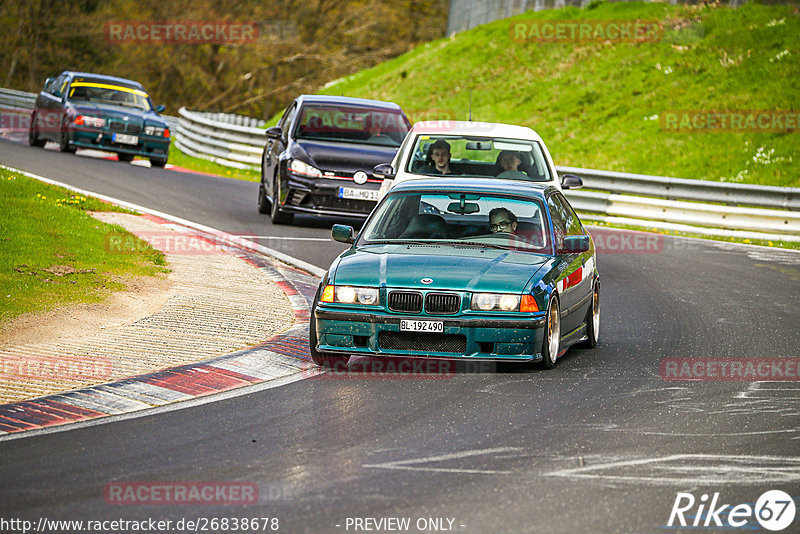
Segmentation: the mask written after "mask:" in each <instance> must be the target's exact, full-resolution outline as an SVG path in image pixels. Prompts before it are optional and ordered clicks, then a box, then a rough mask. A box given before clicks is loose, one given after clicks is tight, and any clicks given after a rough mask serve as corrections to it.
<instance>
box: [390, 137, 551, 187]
mask: <svg viewBox="0 0 800 534" xmlns="http://www.w3.org/2000/svg"><path fill="white" fill-rule="evenodd" d="M434 151H439V152H442V151H444V152H445V153H446V152H449V153H450V161H449V173H442V172H441V170H438V169H437V167H436V164H435V162H434V161H433V156H434ZM405 170H406V171H407V172H410V173H413V174H423V175H428V176H439V175H441V174H454V175H461V176H480V177H498V178H508V179H517V180H528V181H534V182H548V181H550V180H552V176H551V174H550V169H549V167H548V165H547V160H546V159H545V156H544V152H543V150H542V147H541V145H540V144H539V143H538V142H537V141H532V140H528V139H511V138H502V137H481V136H473V135H470V136H460V135H430V134H424V135H419V136H417V138H416V140H415V142H414V146H413V150H412V152H411V157H410V158H408V164H407V167H406V169H405Z"/></svg>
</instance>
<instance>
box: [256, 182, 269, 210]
mask: <svg viewBox="0 0 800 534" xmlns="http://www.w3.org/2000/svg"><path fill="white" fill-rule="evenodd" d="M271 209H272V206H271V205H270V202H269V199H268V198H267V192H266V191H264V184H263V183H260V184H258V213H270V211H271Z"/></svg>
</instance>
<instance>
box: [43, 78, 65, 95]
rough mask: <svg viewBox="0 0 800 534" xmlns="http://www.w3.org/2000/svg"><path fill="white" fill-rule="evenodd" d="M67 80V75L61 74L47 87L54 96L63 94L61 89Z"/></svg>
mask: <svg viewBox="0 0 800 534" xmlns="http://www.w3.org/2000/svg"><path fill="white" fill-rule="evenodd" d="M66 81H67V77H66V76H59V77H58V78H56V79H55V80H53V81H52V82H50V85H48V86H47V89H46V90H47V92H48V93H50V94H51V95H53V96H62V95H63V94H64V93H63V92H62V91H61V87H62V86H63V85H64V84H65V82H66Z"/></svg>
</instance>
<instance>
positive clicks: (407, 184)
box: [389, 177, 558, 199]
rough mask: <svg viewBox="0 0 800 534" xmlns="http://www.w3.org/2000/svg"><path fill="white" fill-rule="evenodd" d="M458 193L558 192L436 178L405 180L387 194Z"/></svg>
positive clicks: (542, 186)
mask: <svg viewBox="0 0 800 534" xmlns="http://www.w3.org/2000/svg"><path fill="white" fill-rule="evenodd" d="M450 190H452V191H460V192H467V193H498V194H511V195H523V196H528V197H532V198H540V199H542V198H544V197H545V195H546V194H547V193H548V192H549V191H550V190H552V191H558V188H557V187H555V186H553V185H552V184H551V183H545V182H529V181H525V180H506V179H501V178H459V177H437V178H420V179H415V180H406V181H403V182H400V183H398V184H397V185H395V186H394V187H392V189H391V190H390V191H389V194H390V195H391V194H394V193H408V192H434V191H437V192H439V191H450Z"/></svg>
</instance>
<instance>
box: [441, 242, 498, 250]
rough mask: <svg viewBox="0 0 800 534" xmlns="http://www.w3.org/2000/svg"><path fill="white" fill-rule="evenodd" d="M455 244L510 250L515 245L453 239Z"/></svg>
mask: <svg viewBox="0 0 800 534" xmlns="http://www.w3.org/2000/svg"><path fill="white" fill-rule="evenodd" d="M453 244H454V245H466V246H472V247H486V248H499V249H503V250H508V249H510V248H513V247H511V246H509V245H498V244H496V243H481V242H478V241H453Z"/></svg>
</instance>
